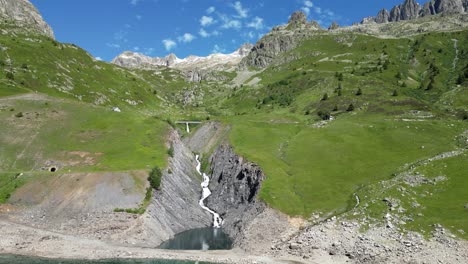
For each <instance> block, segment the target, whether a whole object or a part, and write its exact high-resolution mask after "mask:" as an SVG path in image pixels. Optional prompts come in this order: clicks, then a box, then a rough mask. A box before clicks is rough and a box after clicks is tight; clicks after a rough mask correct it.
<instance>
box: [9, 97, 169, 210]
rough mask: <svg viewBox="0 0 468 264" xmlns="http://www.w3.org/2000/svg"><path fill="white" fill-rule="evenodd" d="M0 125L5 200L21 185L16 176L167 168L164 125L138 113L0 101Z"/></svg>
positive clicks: (50, 101) (49, 101) (40, 100)
mask: <svg viewBox="0 0 468 264" xmlns="http://www.w3.org/2000/svg"><path fill="white" fill-rule="evenodd" d="M0 120H2V124H4V125H3V126H1V127H0V178H1V179H0V181H2V182H4V181H5V183H6V182H11V184H5V185H4V184H2V185H1V186H2V188H0V194H1V193H3V194H4V196H7V195H8V194H9V193H10V192H11V191H12V190H11V187H12V185H17V186H16V187H18V186H19V185H21V184H22V183H24V180H23V178H24V177H21V179H18V178H19V177H18V175H19V174H21V173H23V174H25V176H28V177H27V178H28V179H29V180H31V179H34V177H30V176H34V175H35V174H37V175H38V176H39V175H43V174H53V173H51V172H48V171H49V170H50V168H52V167H56V168H57V172H56V173H60V174H64V173H65V174H66V173H72V172H99V171H101V172H109V171H130V170H149V169H151V168H152V167H154V166H155V165H158V166H160V167H164V166H165V164H166V158H167V150H166V147H165V142H164V141H165V135H166V133H167V132H166V131H167V129H168V125H167V123H166V122H165V121H162V120H159V119H156V118H154V117H148V116H145V115H141V114H139V113H138V112H122V113H117V112H113V111H111V110H110V109H108V108H103V107H98V106H90V105H89V104H84V103H79V102H73V101H70V100H57V99H55V98H52V97H45V96H41V95H36V94H32V95H31V94H30V95H26V96H24V97H19V98H7V99H0ZM13 182H16V183H14V184H13ZM0 202H1V200H0Z"/></svg>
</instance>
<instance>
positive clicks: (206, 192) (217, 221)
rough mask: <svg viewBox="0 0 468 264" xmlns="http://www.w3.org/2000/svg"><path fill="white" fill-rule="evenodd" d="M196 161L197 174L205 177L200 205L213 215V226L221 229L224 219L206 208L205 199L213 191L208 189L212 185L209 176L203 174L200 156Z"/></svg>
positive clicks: (197, 156) (196, 157)
mask: <svg viewBox="0 0 468 264" xmlns="http://www.w3.org/2000/svg"><path fill="white" fill-rule="evenodd" d="M195 159H196V160H197V172H198V174H200V175H202V176H203V182H202V183H201V187H202V189H203V192H202V198H201V199H200V201H199V202H198V203H199V204H200V206H201V208H203V209H204V210H205V211H207V212H209V213H210V214H212V215H213V226H214V227H216V228H220V227H221V225H222V224H223V219H222V218H221V217H220V216H219V214H218V213H216V212H215V211H213V210H211V209H210V208H208V207H206V206H205V199H206V198H208V196H210V195H211V191H210V189H209V188H208V186H209V185H210V178H209V177H208V175H206V174H205V173H202V172H201V162H200V156H199V155H196V156H195Z"/></svg>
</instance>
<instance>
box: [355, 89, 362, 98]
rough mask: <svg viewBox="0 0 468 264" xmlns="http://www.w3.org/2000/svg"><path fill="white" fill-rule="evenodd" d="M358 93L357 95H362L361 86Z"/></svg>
mask: <svg viewBox="0 0 468 264" xmlns="http://www.w3.org/2000/svg"><path fill="white" fill-rule="evenodd" d="M356 95H357V96H360V95H362V90H361V88H359V89H358V90H357V92H356Z"/></svg>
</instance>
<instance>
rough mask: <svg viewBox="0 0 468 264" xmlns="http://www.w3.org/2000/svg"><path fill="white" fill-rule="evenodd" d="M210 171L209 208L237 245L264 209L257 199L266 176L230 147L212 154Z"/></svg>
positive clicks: (219, 148)
mask: <svg viewBox="0 0 468 264" xmlns="http://www.w3.org/2000/svg"><path fill="white" fill-rule="evenodd" d="M211 170H212V174H211V181H210V190H211V191H212V194H211V196H209V197H208V198H207V200H206V205H207V206H208V207H209V208H211V209H213V210H214V211H216V212H218V213H219V214H220V215H221V217H222V218H223V219H224V224H223V228H224V229H225V231H226V232H227V233H228V234H229V235H230V236H231V237H232V238H233V239H234V241H235V242H234V243H235V244H236V239H237V238H240V237H241V233H242V230H243V227H244V226H245V225H246V224H247V223H249V222H251V221H252V220H253V219H254V218H255V217H256V216H257V215H258V214H260V213H261V212H262V211H263V210H264V209H265V205H264V204H263V203H262V202H260V201H258V200H257V195H258V193H259V191H260V186H261V185H262V181H263V180H264V179H265V175H264V174H263V172H262V170H261V169H260V167H259V166H258V165H256V164H254V163H251V162H248V161H246V160H244V159H243V158H242V157H240V156H238V155H237V154H235V153H234V151H233V149H232V147H230V146H228V145H220V146H219V147H218V148H217V149H216V151H215V152H214V153H213V155H212V156H211ZM238 242H240V241H237V243H238Z"/></svg>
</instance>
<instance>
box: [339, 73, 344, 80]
mask: <svg viewBox="0 0 468 264" xmlns="http://www.w3.org/2000/svg"><path fill="white" fill-rule="evenodd" d="M343 79H344V77H343V73H341V72H340V73H339V74H338V81H340V82H342V81H343Z"/></svg>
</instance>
